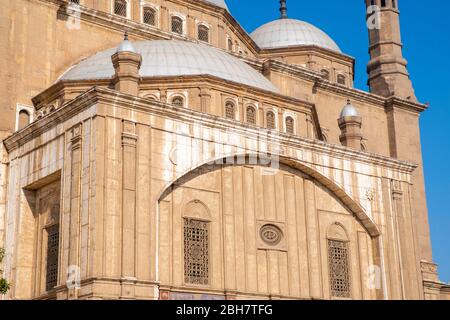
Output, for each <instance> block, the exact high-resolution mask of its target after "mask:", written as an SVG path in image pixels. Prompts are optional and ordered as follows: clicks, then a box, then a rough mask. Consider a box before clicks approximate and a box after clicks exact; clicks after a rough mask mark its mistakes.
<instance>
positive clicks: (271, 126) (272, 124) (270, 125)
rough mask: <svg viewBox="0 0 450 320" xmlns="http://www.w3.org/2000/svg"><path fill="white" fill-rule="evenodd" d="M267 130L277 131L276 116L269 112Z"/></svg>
mask: <svg viewBox="0 0 450 320" xmlns="http://www.w3.org/2000/svg"><path fill="white" fill-rule="evenodd" d="M267 129H275V114H274V113H273V112H272V111H269V112H267Z"/></svg>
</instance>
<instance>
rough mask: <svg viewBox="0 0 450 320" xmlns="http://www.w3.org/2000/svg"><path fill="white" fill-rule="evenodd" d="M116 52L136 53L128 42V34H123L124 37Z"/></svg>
mask: <svg viewBox="0 0 450 320" xmlns="http://www.w3.org/2000/svg"><path fill="white" fill-rule="evenodd" d="M117 52H133V53H136V49H134V47H133V44H132V43H131V42H130V41H129V40H128V32H125V37H124V39H123V41H122V43H121V44H120V45H119V47H118V48H117Z"/></svg>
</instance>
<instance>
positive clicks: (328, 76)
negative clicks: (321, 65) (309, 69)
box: [320, 69, 330, 80]
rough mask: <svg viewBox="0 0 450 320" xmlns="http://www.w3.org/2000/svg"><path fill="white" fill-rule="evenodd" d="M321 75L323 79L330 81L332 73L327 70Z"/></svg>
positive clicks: (323, 70) (322, 71)
mask: <svg viewBox="0 0 450 320" xmlns="http://www.w3.org/2000/svg"><path fill="white" fill-rule="evenodd" d="M320 73H321V74H322V78H323V79H325V80H330V72H329V71H328V70H327V69H322V70H321V71H320Z"/></svg>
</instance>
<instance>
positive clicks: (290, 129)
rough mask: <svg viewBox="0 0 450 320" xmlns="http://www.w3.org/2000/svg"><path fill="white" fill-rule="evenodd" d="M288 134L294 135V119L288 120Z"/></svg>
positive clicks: (289, 118)
mask: <svg viewBox="0 0 450 320" xmlns="http://www.w3.org/2000/svg"><path fill="white" fill-rule="evenodd" d="M286 133H289V134H294V119H292V117H287V118H286Z"/></svg>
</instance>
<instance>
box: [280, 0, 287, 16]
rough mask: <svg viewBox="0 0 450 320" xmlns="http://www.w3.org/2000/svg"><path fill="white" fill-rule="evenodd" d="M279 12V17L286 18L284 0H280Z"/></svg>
mask: <svg viewBox="0 0 450 320" xmlns="http://www.w3.org/2000/svg"><path fill="white" fill-rule="evenodd" d="M280 12H281V19H287V18H288V15H287V6H286V0H280Z"/></svg>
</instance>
